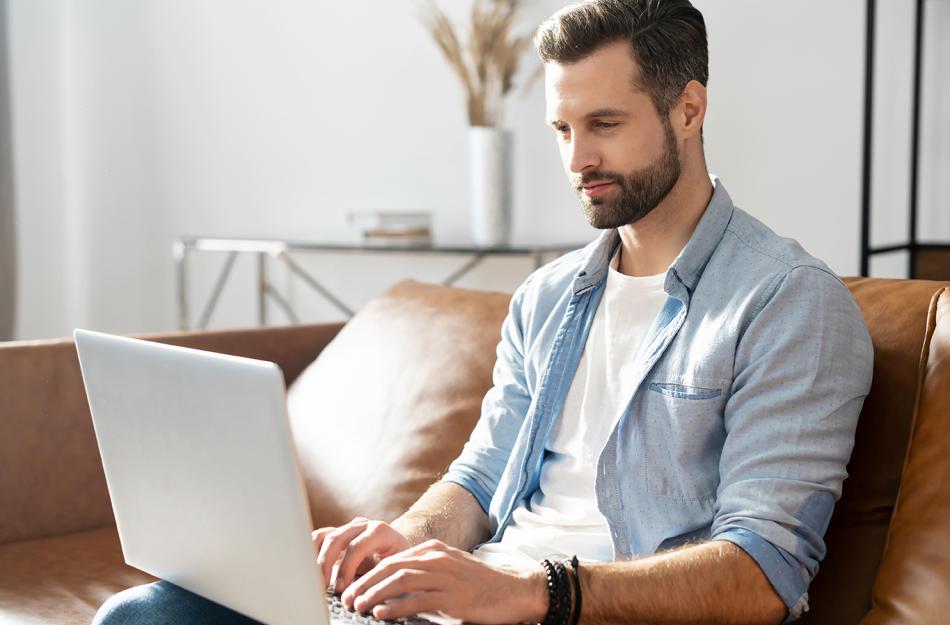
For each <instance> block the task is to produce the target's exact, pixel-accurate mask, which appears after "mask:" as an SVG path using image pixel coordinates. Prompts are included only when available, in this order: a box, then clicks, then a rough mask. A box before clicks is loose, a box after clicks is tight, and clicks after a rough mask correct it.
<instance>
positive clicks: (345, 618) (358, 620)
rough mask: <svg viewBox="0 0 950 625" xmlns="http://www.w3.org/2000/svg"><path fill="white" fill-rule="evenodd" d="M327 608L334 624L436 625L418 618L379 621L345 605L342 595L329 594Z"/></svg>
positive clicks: (370, 615)
mask: <svg viewBox="0 0 950 625" xmlns="http://www.w3.org/2000/svg"><path fill="white" fill-rule="evenodd" d="M327 607H328V608H329V609H330V620H331V621H332V622H333V623H346V624H349V625H396V624H399V625H435V623H433V622H432V621H430V620H428V619H424V618H420V617H418V616H409V617H406V618H401V619H397V620H395V621H385V620H383V619H378V618H376V617H374V616H373V615H372V614H360V613H359V612H356V611H355V610H351V609H349V608H347V607H346V606H345V605H343V602H342V601H340V595H337V594H333V593H331V592H329V591H328V592H327Z"/></svg>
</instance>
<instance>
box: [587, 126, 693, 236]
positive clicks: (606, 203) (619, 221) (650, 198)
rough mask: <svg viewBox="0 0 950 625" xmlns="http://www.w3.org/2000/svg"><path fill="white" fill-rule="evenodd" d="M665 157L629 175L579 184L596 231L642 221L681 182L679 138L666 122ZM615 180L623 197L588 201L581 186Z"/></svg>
mask: <svg viewBox="0 0 950 625" xmlns="http://www.w3.org/2000/svg"><path fill="white" fill-rule="evenodd" d="M664 121H666V123H665V124H664V132H665V135H666V136H665V138H664V146H663V154H661V155H660V156H659V157H658V158H657V159H656V160H655V161H653V162H652V163H650V164H649V165H647V166H646V167H644V168H643V169H638V170H636V171H632V172H629V173H627V174H626V175H623V174H618V173H616V172H610V171H593V172H588V173H585V174H584V175H583V176H582V177H581V179H580V182H577V183H575V189H577V194H578V196H580V198H581V204H582V205H583V207H584V214H585V215H586V216H587V221H589V222H590V225H592V226H594V227H595V228H600V229H608V228H619V227H620V226H626V225H627V224H632V223H634V222H637V221H640V220H641V219H643V218H644V217H646V216H647V215H648V214H650V211H652V210H653V209H654V208H656V207H657V206H659V204H660V202H662V201H663V200H664V199H665V198H666V196H667V195H669V193H670V191H672V190H673V187H674V186H675V185H676V182H677V181H678V180H679V177H680V172H681V170H682V163H680V158H679V153H678V152H677V149H676V135H675V134H674V133H673V127H672V126H671V125H670V123H669V121H668V120H664ZM606 180H611V181H613V182H615V183H616V184H617V190H619V191H620V193H619V195H616V196H615V197H614V198H607V197H593V198H592V197H587V196H586V195H584V190H583V189H581V188H579V187H580V185H581V184H587V183H590V182H595V181H606Z"/></svg>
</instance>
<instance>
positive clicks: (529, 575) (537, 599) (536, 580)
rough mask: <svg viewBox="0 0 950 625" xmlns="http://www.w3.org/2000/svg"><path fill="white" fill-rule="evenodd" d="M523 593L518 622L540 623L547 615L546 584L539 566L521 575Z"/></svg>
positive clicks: (521, 594) (545, 578)
mask: <svg viewBox="0 0 950 625" xmlns="http://www.w3.org/2000/svg"><path fill="white" fill-rule="evenodd" d="M521 582H522V587H523V588H524V591H523V592H521V593H519V594H520V596H522V597H523V602H522V604H521V606H520V608H521V609H520V614H519V620H520V621H521V622H522V623H540V622H541V621H543V620H544V617H545V615H547V613H548V583H547V577H545V574H544V569H543V568H541V567H540V566H539V567H537V569H536V570H535V569H531V570H530V571H526V572H524V573H522V574H521Z"/></svg>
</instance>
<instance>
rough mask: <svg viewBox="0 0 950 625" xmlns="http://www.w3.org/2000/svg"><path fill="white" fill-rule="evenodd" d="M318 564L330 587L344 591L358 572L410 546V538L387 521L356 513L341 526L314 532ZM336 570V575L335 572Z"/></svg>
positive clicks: (368, 568) (364, 570)
mask: <svg viewBox="0 0 950 625" xmlns="http://www.w3.org/2000/svg"><path fill="white" fill-rule="evenodd" d="M312 537H313V542H314V546H315V547H316V550H317V553H318V555H317V566H319V567H320V571H321V572H322V573H323V579H324V581H325V582H326V584H327V587H331V586H332V587H333V590H334V592H342V591H344V590H345V589H346V587H347V586H349V585H350V583H351V582H352V581H353V579H354V578H355V577H356V576H357V575H361V574H363V573H365V572H366V571H368V570H370V569H371V568H373V566H374V565H375V564H376V562H378V561H379V560H380V559H381V558H385V557H387V556H392V555H394V554H397V553H399V552H400V551H404V550H405V549H408V548H409V547H411V546H412V545H411V544H410V542H409V540H408V539H407V538H406V537H405V536H403V535H402V534H400V533H399V532H397V531H396V530H395V529H393V527H392V526H391V525H389V524H388V523H383V522H382V521H370V520H369V519H364V518H362V517H357V518H355V519H353V520H352V521H350V522H349V523H347V524H346V525H343V526H341V527H323V528H320V529H318V530H316V531H315V532H313V534H312ZM334 573H335V575H334Z"/></svg>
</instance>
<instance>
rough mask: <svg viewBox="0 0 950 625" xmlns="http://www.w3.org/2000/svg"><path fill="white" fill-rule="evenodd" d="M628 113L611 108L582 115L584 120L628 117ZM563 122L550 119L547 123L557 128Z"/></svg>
mask: <svg viewBox="0 0 950 625" xmlns="http://www.w3.org/2000/svg"><path fill="white" fill-rule="evenodd" d="M629 116H630V113H628V112H627V111H624V110H621V109H611V108H602V109H597V110H596V111H591V112H590V113H588V114H587V115H584V119H595V118H597V117H629ZM563 123H564V122H563V121H561V120H560V119H552V120H550V121H548V125H549V126H557V125H558V124H563Z"/></svg>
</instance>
